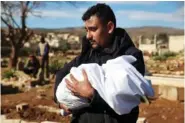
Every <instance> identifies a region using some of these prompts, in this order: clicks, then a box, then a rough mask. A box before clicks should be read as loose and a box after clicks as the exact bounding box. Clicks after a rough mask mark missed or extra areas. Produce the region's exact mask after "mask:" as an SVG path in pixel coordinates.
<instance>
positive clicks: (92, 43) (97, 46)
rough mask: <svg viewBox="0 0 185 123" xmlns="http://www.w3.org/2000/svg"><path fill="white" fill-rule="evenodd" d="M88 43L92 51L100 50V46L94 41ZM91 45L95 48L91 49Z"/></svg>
mask: <svg viewBox="0 0 185 123" xmlns="http://www.w3.org/2000/svg"><path fill="white" fill-rule="evenodd" d="M89 42H90V44H91V47H92V48H93V49H95V50H98V49H100V48H101V46H100V45H99V44H98V43H97V42H96V41H95V40H90V41H89ZM93 45H96V47H93Z"/></svg>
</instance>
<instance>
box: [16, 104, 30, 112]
mask: <svg viewBox="0 0 185 123" xmlns="http://www.w3.org/2000/svg"><path fill="white" fill-rule="evenodd" d="M28 107H29V104H28V103H21V104H18V105H16V110H17V112H20V111H22V110H25V109H27V108H28Z"/></svg>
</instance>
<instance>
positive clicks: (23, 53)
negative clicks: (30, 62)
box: [19, 48, 36, 56]
mask: <svg viewBox="0 0 185 123" xmlns="http://www.w3.org/2000/svg"><path fill="white" fill-rule="evenodd" d="M35 52H36V50H35V49H33V48H22V49H21V50H20V52H19V56H29V55H30V54H35Z"/></svg>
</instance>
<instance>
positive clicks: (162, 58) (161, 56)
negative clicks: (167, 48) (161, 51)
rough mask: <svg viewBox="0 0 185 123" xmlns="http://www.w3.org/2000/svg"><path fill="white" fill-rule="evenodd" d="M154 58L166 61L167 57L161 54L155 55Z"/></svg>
mask: <svg viewBox="0 0 185 123" xmlns="http://www.w3.org/2000/svg"><path fill="white" fill-rule="evenodd" d="M153 59H154V60H160V61H165V60H166V59H167V57H166V56H164V55H160V56H154V57H153Z"/></svg>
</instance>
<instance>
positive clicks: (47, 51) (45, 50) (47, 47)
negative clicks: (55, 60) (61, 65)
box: [44, 43, 50, 56]
mask: <svg viewBox="0 0 185 123" xmlns="http://www.w3.org/2000/svg"><path fill="white" fill-rule="evenodd" d="M49 48H50V47H49V44H48V43H47V44H46V46H45V49H44V56H47V55H48V53H49Z"/></svg>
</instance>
